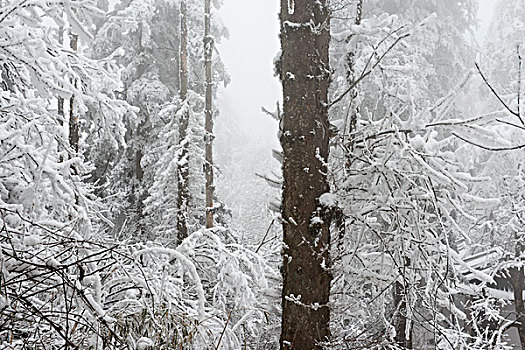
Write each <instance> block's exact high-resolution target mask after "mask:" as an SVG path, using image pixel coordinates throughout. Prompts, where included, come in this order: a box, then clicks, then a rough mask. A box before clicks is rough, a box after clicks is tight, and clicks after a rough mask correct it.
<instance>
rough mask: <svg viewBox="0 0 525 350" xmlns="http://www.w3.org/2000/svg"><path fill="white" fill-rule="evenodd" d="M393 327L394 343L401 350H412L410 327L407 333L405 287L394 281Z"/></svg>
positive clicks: (411, 328)
mask: <svg viewBox="0 0 525 350" xmlns="http://www.w3.org/2000/svg"><path fill="white" fill-rule="evenodd" d="M394 307H395V311H394V327H395V330H396V336H395V342H396V344H397V345H399V346H400V347H401V348H402V349H412V348H413V344H412V330H413V327H412V326H410V328H409V330H408V332H407V322H408V320H407V317H406V316H407V300H406V289H405V286H404V285H403V284H402V283H401V282H399V281H396V283H395V285H394Z"/></svg>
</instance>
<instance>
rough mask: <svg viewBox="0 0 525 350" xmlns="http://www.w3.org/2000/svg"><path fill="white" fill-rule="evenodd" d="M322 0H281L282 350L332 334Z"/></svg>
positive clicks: (310, 345) (299, 348) (308, 345)
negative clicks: (324, 199)
mask: <svg viewBox="0 0 525 350" xmlns="http://www.w3.org/2000/svg"><path fill="white" fill-rule="evenodd" d="M327 3H328V1H327V0H281V13H280V20H281V50H282V56H281V62H280V72H281V82H282V86H283V116H282V118H283V120H282V129H283V133H282V136H281V145H282V148H283V156H284V160H283V180H284V182H283V194H282V195H283V203H282V217H283V240H284V244H283V266H282V276H283V291H282V326H281V327H282V328H281V338H280V348H281V349H287V350H291V349H295V350H307V349H308V350H311V349H321V345H320V342H324V341H327V340H328V339H329V336H330V331H329V322H330V311H329V307H328V301H329V296H330V282H331V274H330V271H329V266H330V261H329V248H330V232H329V220H328V218H327V217H326V215H325V214H324V213H325V210H324V208H322V207H321V204H320V202H319V197H320V196H321V195H322V194H323V193H325V192H328V191H329V185H328V181H327V178H326V171H327V169H326V166H325V161H326V160H327V159H328V152H329V147H328V141H329V124H328V109H327V102H328V101H327V100H328V97H327V96H328V85H329V79H330V74H329V55H328V49H329V42H330V26H329V25H330V19H329V13H328V6H327Z"/></svg>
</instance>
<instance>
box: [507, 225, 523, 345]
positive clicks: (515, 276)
mask: <svg viewBox="0 0 525 350" xmlns="http://www.w3.org/2000/svg"><path fill="white" fill-rule="evenodd" d="M514 238H515V240H516V248H515V254H516V255H515V256H516V258H517V259H519V258H520V256H521V254H522V253H523V251H524V250H525V247H524V246H523V244H522V243H521V241H520V240H521V239H522V238H521V237H519V236H518V234H516V235H515V237H514ZM510 277H511V283H512V290H513V291H514V308H515V311H516V327H517V329H518V335H519V338H520V343H521V348H522V349H523V350H525V304H524V302H523V290H525V274H524V272H523V268H522V267H521V268H512V269H510Z"/></svg>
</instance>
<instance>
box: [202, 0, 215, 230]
mask: <svg viewBox="0 0 525 350" xmlns="http://www.w3.org/2000/svg"><path fill="white" fill-rule="evenodd" d="M210 17H211V3H210V0H204V70H205V75H206V82H205V88H206V93H205V95H206V96H205V100H206V101H205V107H204V114H205V125H204V128H205V132H206V136H205V142H206V146H205V147H206V149H205V161H204V176H205V177H206V228H210V227H213V193H214V190H215V185H214V183H213V105H212V98H213V81H212V54H213V45H214V42H213V37H212V36H211V18H210Z"/></svg>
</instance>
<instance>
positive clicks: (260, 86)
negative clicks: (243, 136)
mask: <svg viewBox="0 0 525 350" xmlns="http://www.w3.org/2000/svg"><path fill="white" fill-rule="evenodd" d="M279 2H280V0H224V5H223V7H222V9H221V11H220V13H221V16H222V20H223V22H224V23H225V25H226V26H227V27H228V30H229V32H230V38H229V40H225V41H224V42H223V43H222V44H221V45H220V46H219V47H218V50H219V52H220V54H221V56H222V59H223V60H224V63H225V64H226V67H227V69H228V72H229V73H230V75H231V78H232V82H231V84H230V85H229V86H228V87H227V88H226V89H225V90H224V91H223V93H222V98H221V99H220V102H219V105H220V109H221V113H222V114H224V113H228V114H232V115H233V116H234V117H235V118H236V119H237V120H239V123H240V124H241V126H242V129H243V130H246V131H247V132H248V133H250V134H252V135H254V136H255V135H256V136H264V137H267V138H268V141H269V142H270V143H271V144H277V138H276V127H277V125H276V123H275V122H273V121H272V120H271V119H270V118H269V117H267V116H266V115H265V114H263V113H262V112H261V106H265V107H266V108H267V109H270V110H274V109H275V102H276V101H277V100H278V99H280V95H281V90H280V89H281V87H280V84H279V81H278V79H277V78H276V77H274V76H273V58H274V57H275V55H276V53H277V52H278V51H279V47H280V44H279V38H278V34H279V21H278V12H279ZM495 2H496V0H479V6H480V9H479V18H480V28H479V31H478V35H477V37H478V41H479V43H480V44H482V42H483V38H484V37H485V34H486V32H487V29H488V25H489V23H490V19H491V18H492V13H493V7H494V3H495Z"/></svg>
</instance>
